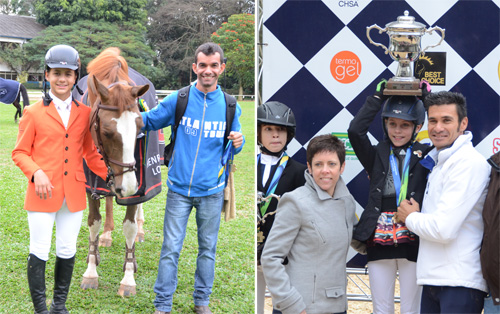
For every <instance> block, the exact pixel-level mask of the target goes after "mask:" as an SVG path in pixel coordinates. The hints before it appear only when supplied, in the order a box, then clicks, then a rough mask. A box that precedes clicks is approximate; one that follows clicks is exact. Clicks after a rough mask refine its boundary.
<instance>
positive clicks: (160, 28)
mask: <svg viewBox="0 0 500 314" xmlns="http://www.w3.org/2000/svg"><path fill="white" fill-rule="evenodd" d="M152 4H154V5H152ZM148 5H149V6H150V11H149V12H151V14H150V17H149V22H148V32H147V38H148V41H149V42H150V43H151V45H152V46H153V47H154V49H155V50H156V51H157V54H158V58H157V60H155V66H156V67H158V68H161V69H162V74H161V76H159V77H157V78H155V80H156V81H155V82H158V85H159V86H162V88H169V89H174V88H179V87H182V86H184V85H187V84H189V82H192V81H193V80H194V77H193V73H192V70H191V65H192V63H193V62H194V52H195V50H196V48H197V47H198V46H199V45H201V44H202V43H204V42H207V41H210V37H211V34H212V33H213V32H215V31H216V30H217V28H218V27H219V26H220V25H221V23H222V22H224V21H227V19H228V17H229V16H231V15H232V14H236V13H244V12H253V9H254V2H253V1H248V0H243V1H241V0H210V1H207V0H168V1H165V0H163V1H162V0H150V2H149V4H148Z"/></svg>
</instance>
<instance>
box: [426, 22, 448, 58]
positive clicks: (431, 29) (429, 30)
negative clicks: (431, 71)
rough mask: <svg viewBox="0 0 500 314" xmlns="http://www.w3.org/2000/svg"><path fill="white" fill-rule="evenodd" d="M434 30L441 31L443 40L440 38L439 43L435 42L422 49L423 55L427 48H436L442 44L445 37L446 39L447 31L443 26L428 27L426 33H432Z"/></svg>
mask: <svg viewBox="0 0 500 314" xmlns="http://www.w3.org/2000/svg"><path fill="white" fill-rule="evenodd" d="M432 31H439V32H440V33H441V40H440V41H439V42H438V43H437V44H435V45H433V46H427V47H425V49H424V50H422V51H421V53H422V55H424V52H425V51H426V50H427V49H429V48H434V47H436V46H439V45H441V42H443V39H444V31H445V30H444V29H442V28H441V27H439V26H434V27H432V28H429V29H428V30H426V31H425V32H426V33H429V34H432Z"/></svg>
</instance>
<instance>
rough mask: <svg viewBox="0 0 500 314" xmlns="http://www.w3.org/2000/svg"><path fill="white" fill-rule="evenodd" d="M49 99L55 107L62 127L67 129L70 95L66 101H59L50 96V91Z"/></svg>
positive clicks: (52, 95)
mask: <svg viewBox="0 0 500 314" xmlns="http://www.w3.org/2000/svg"><path fill="white" fill-rule="evenodd" d="M49 95H50V98H52V101H53V102H54V105H55V106H56V109H57V112H58V113H59V115H60V116H61V120H62V122H63V124H64V127H65V128H66V129H67V128H68V121H69V115H70V113H71V95H70V96H69V97H68V98H67V99H66V100H61V99H59V98H57V97H56V96H54V94H52V90H50V91H49Z"/></svg>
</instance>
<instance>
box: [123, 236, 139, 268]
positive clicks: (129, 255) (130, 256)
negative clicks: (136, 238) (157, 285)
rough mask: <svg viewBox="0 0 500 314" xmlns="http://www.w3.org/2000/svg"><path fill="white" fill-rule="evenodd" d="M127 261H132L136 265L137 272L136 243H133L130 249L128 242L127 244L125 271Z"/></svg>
mask: <svg viewBox="0 0 500 314" xmlns="http://www.w3.org/2000/svg"><path fill="white" fill-rule="evenodd" d="M127 263H132V264H133V265H134V273H137V260H136V259H135V243H134V244H132V248H131V249H129V248H128V246H127V244H125V262H124V263H123V271H125V270H126V267H127Z"/></svg>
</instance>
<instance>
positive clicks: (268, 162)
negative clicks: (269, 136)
mask: <svg viewBox="0 0 500 314" xmlns="http://www.w3.org/2000/svg"><path fill="white" fill-rule="evenodd" d="M281 156H283V155H281ZM281 156H280V157H276V156H271V155H266V154H260V163H261V164H262V165H264V174H263V175H262V186H266V183H267V180H269V175H270V174H271V167H272V166H274V165H276V164H277V163H278V161H280V158H281Z"/></svg>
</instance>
